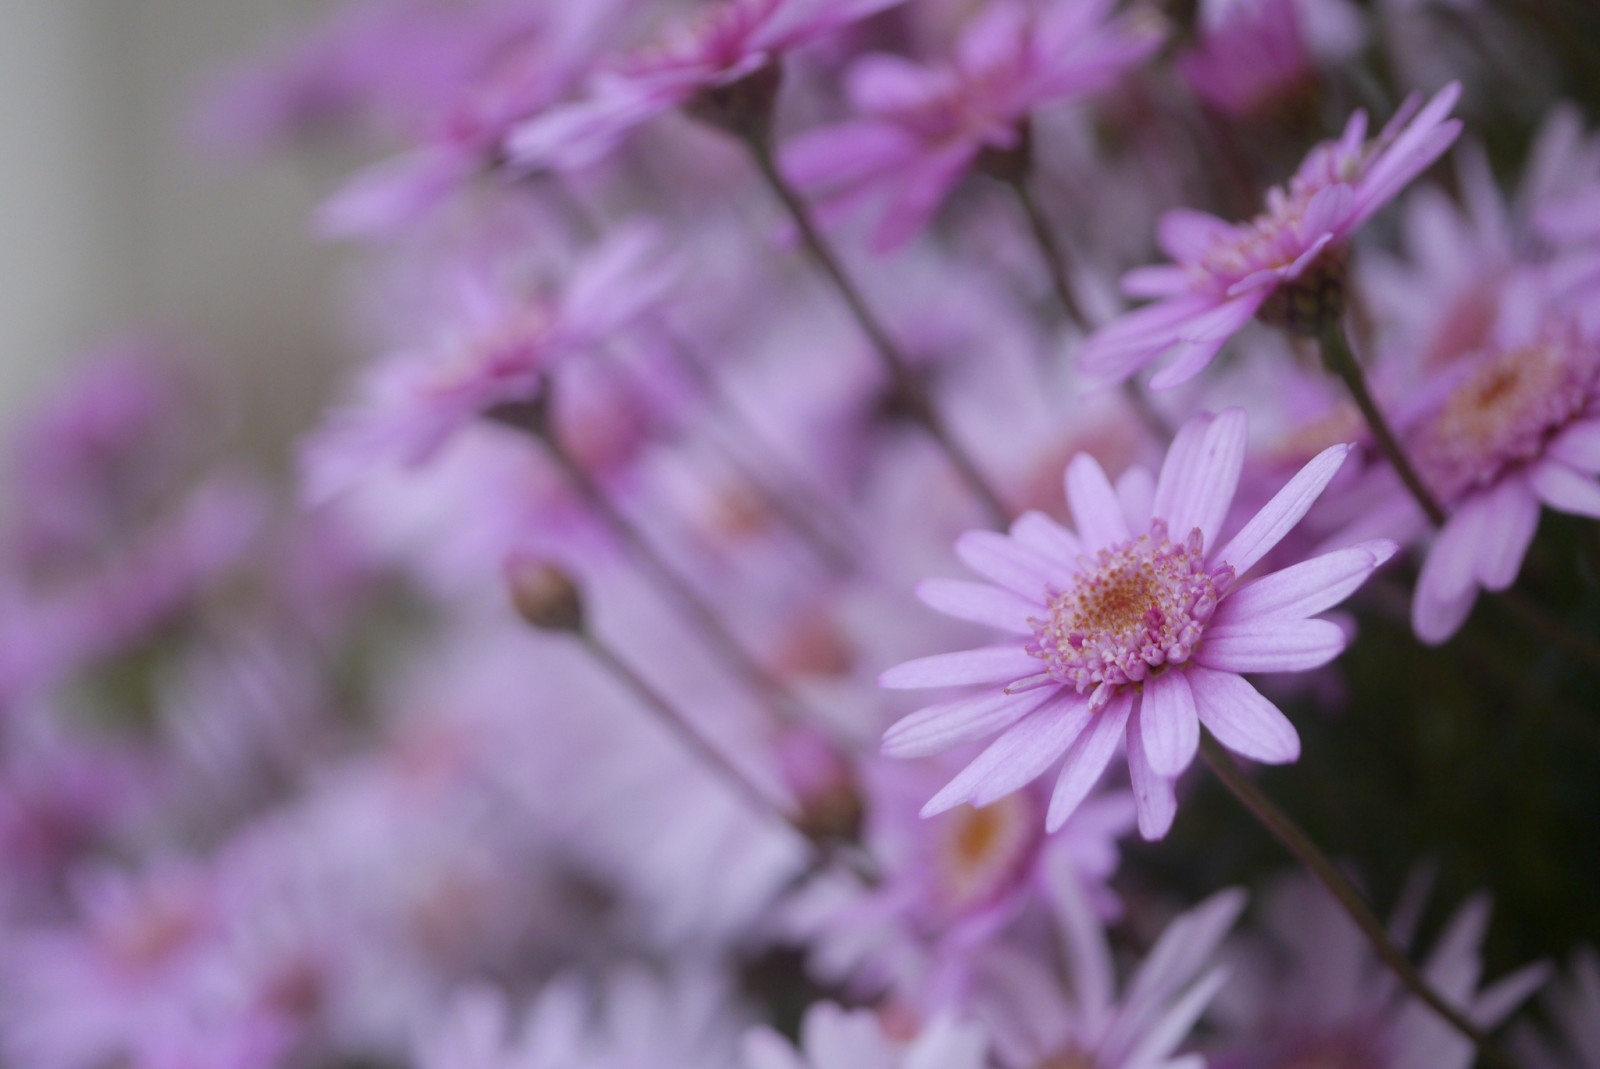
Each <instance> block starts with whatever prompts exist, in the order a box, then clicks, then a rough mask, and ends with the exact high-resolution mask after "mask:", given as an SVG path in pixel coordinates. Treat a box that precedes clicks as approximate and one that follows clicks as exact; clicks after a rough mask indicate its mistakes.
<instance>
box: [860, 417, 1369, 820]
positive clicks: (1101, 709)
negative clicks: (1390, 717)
mask: <svg viewBox="0 0 1600 1069" xmlns="http://www.w3.org/2000/svg"><path fill="white" fill-rule="evenodd" d="M1245 437H1246V420H1245V416H1244V413H1243V412H1242V411H1241V410H1239V409H1229V410H1228V411H1226V412H1224V413H1222V414H1221V415H1220V416H1211V415H1207V414H1202V415H1200V416H1197V417H1195V418H1194V419H1192V420H1190V421H1189V422H1188V423H1186V424H1185V425H1184V426H1183V428H1182V429H1181V430H1180V431H1179V433H1178V435H1177V437H1176V438H1174V440H1173V443H1172V447H1171V449H1170V450H1169V451H1168V453H1167V457H1166V461H1165V463H1164V464H1163V465H1162V468H1161V474H1160V477H1159V479H1156V480H1152V479H1151V477H1150V475H1149V473H1148V472H1146V471H1144V470H1143V469H1140V468H1135V469H1132V470H1130V471H1129V472H1128V473H1126V474H1124V475H1123V477H1122V478H1121V479H1120V480H1119V481H1118V483H1117V485H1116V486H1115V487H1113V486H1112V484H1111V482H1110V481H1109V480H1108V479H1107V478H1106V475H1105V473H1104V472H1103V471H1102V470H1101V468H1100V465H1099V464H1097V463H1096V462H1095V460H1094V458H1093V457H1090V456H1088V455H1085V454H1079V455H1078V456H1077V457H1075V458H1074V459H1073V461H1072V462H1071V464H1069V465H1068V467H1067V472H1066V494H1067V502H1068V504H1069V505H1070V506H1071V510H1072V515H1073V519H1074V522H1075V524H1076V526H1077V531H1076V533H1074V532H1073V531H1069V530H1067V529H1066V528H1064V527H1062V526H1061V525H1060V524H1058V523H1056V522H1055V521H1054V520H1051V519H1050V518H1049V517H1047V516H1045V515H1043V514H1042V513H1037V512H1030V513H1027V514H1025V515H1023V516H1022V517H1021V518H1020V519H1018V520H1017V521H1016V522H1015V523H1014V524H1013V525H1012V527H1011V531H1010V533H1009V534H1008V535H1002V534H999V533H996V532H991V531H971V532H968V533H967V534H965V535H963V536H962V537H961V539H960V540H959V541H958V542H957V543H956V552H957V554H958V555H959V556H960V557H961V559H962V560H963V561H964V562H965V563H966V564H967V565H968V567H970V568H972V569H973V570H974V571H976V572H978V573H979V574H981V575H983V576H984V577H985V578H986V579H988V580H989V581H990V582H989V583H988V584H984V583H972V582H965V581H960V580H953V579H931V580H927V581H925V582H924V583H923V584H922V585H921V586H920V587H919V588H918V595H919V596H920V597H921V598H922V600H923V601H925V602H926V603H927V604H929V605H930V606H932V607H933V608H936V609H938V610H940V611H941V612H944V613H947V614H949V615H951V616H956V617H960V618H962V619H967V620H972V621H975V622H978V623H983V624H989V625H992V626H994V627H996V628H999V629H1000V630H1002V631H1005V632H1007V633H1008V634H1009V635H1010V636H1012V637H1011V638H1010V639H1008V640H1007V641H1006V642H1003V643H1001V644H999V645H995V646H989V647H985V648H982V649H976V650H968V651H964V652H960V653H945V654H937V655H935V656H932V657H924V658H921V659H920V660H915V661H909V662H907V663H905V664H902V665H900V666H898V667H896V668H892V669H890V670H889V671H887V672H885V673H884V674H883V676H882V677H881V678H880V680H879V682H880V683H881V684H882V685H883V686H886V687H892V688H920V687H967V686H974V687H978V688H980V689H978V690H976V691H974V692H972V693H969V694H967V695H966V696H964V697H961V698H957V699H955V700H953V701H946V702H941V703H940V704H937V705H933V706H930V707H928V708H926V709H922V710H920V711H918V712H915V713H912V714H911V715H910V716H908V717H906V718H904V719H903V720H901V721H900V722H898V723H897V724H895V725H894V726H893V727H891V728H890V729H889V731H888V732H887V733H886V734H885V736H884V752H885V753H888V754H890V755H891V756H896V757H917V756H923V755H926V754H932V753H938V752H941V751H944V750H948V749H952V748H954V747H957V746H961V745H964V744H966V743H970V742H974V741H976V740H978V739H981V738H984V737H985V736H989V735H993V734H995V733H996V732H1002V734H1001V735H1000V737H999V739H997V740H996V741H995V742H994V743H993V744H991V745H990V746H989V748H988V749H986V750H985V751H984V752H983V753H982V754H981V755H980V756H979V757H978V758H977V759H976V760H974V761H973V762H972V763H971V764H970V765H968V766H967V767H966V769H965V770H964V771H962V772H961V773H960V774H959V775H957V776H956V777H955V779H953V780H951V781H950V783H949V784H948V785H947V786H946V787H945V788H944V789H943V790H942V791H940V792H939V793H938V794H937V795H935V796H934V798H933V799H932V800H931V801H930V802H929V803H928V804H927V805H926V806H925V807H924V808H923V813H924V815H931V814H934V813H939V812H943V811H944V810H946V809H949V808H951V807H953V806H957V805H960V804H961V803H963V802H971V803H972V804H974V805H977V806H984V805H987V804H989V803H991V802H993V801H994V800H996V799H998V798H1001V797H1003V796H1005V795H1007V794H1010V793H1011V792H1012V791H1015V790H1017V789H1018V788H1019V787H1021V786H1023V785H1024V784H1026V783H1029V782H1031V781H1032V780H1034V779H1036V778H1037V777H1039V776H1040V775H1042V774H1043V773H1044V772H1045V771H1046V770H1047V769H1048V768H1050V767H1051V766H1052V765H1054V764H1056V762H1057V761H1061V762H1062V765H1061V771H1060V775H1059V778H1058V780H1057V782H1056V786H1055V791H1054V794H1053V796H1052V798H1051V801H1050V808H1049V812H1048V814H1047V817H1046V827H1047V829H1049V830H1052V831H1053V830H1055V829H1056V828H1059V827H1060V826H1061V825H1062V823H1063V822H1064V821H1065V820H1066V819H1067V817H1068V816H1069V815H1070V814H1071V813H1072V811H1073V810H1074V809H1075V808H1077V806H1078V804H1079V803H1080V802H1081V801H1082V800H1083V798H1084V797H1085V796H1086V795H1087V794H1088V793H1089V790H1090V789H1091V788H1092V787H1093V786H1094V784H1095V782H1096V781H1097V780H1098V779H1099V778H1100V774H1101V773H1102V772H1103V771H1104V769H1105V767H1106V765H1107V763H1109V762H1110V760H1111V757H1112V754H1113V753H1114V752H1115V751H1116V749H1117V744H1118V742H1119V740H1122V739H1124V738H1125V739H1126V743H1127V753H1128V765H1129V770H1130V772H1131V774H1132V778H1133V789H1134V798H1135V801H1136V802H1137V805H1138V810H1139V830H1140V832H1141V833H1142V834H1143V835H1144V836H1145V838H1147V839H1157V838H1160V837H1162V836H1163V835H1165V834H1166V832H1167V829H1168V828H1169V827H1170V826H1171V824H1172V818H1173V815H1174V813H1175V811H1176V807H1177V801H1176V798H1175V795H1174V793H1173V781H1174V780H1175V779H1176V777H1177V776H1178V775H1179V774H1180V773H1182V772H1183V771H1184V769H1186V768H1187V767H1188V766H1189V764H1190V763H1191V761H1192V760H1193V758H1194V755H1195V751H1196V748H1197V746H1198V743H1199V728H1200V725H1201V724H1204V725H1205V726H1206V727H1207V729H1209V730H1210V731H1211V733H1212V734H1213V735H1214V736H1215V737H1216V739H1217V741H1218V742H1220V743H1222V744H1223V745H1224V746H1226V747H1228V748H1229V749H1231V750H1233V751H1235V752H1236V753H1239V754H1241V755H1242V756H1245V757H1248V758H1250V759H1252V760H1256V761H1262V762H1268V763H1285V762H1289V761H1293V760H1295V759H1296V758H1297V757H1298V756H1299V754H1300V740H1299V736H1298V735H1297V734H1296V732H1295V729H1294V727H1293V725H1291V724H1290V723H1289V721H1288V719H1287V718H1286V717H1285V716H1284V715H1283V713H1282V712H1280V711H1279V710H1278V708H1277V707H1276V706H1274V705H1273V704H1272V703H1271V702H1269V701H1268V700H1267V699H1265V698H1263V697H1262V696H1261V695H1260V694H1259V693H1258V692H1257V691H1256V690H1255V688H1254V687H1252V686H1251V685H1250V684H1249V683H1248V682H1246V681H1245V679H1244V677H1243V675H1242V673H1247V672H1298V671H1305V670H1307V669H1311V668H1317V667H1320V666H1321V665H1324V664H1326V663H1328V662H1329V661H1331V660H1332V659H1333V658H1335V657H1337V656H1338V655H1339V654H1340V653H1341V652H1342V651H1343V650H1344V648H1345V645H1346V643H1347V641H1348V640H1347V638H1346V635H1345V633H1344V631H1343V630H1342V629H1341V628H1340V627H1339V626H1338V625H1337V624H1335V623H1333V622H1331V621H1328V620H1322V619H1318V618H1317V616H1316V614H1317V613H1320V612H1323V611H1324V610H1326V609H1329V608H1331V607H1333V606H1334V605H1336V604H1338V603H1339V602H1340V601H1343V600H1344V598H1345V597H1347V596H1348V595H1349V594H1350V593H1351V592H1352V591H1354V590H1355V589H1356V588H1357V587H1359V586H1360V585H1361V583H1362V582H1364V581H1365V580H1366V578H1367V576H1369V575H1370V574H1371V573H1372V571H1373V569H1375V568H1376V567H1378V565H1380V564H1382V563H1383V562H1384V561H1385V560H1387V559H1388V558H1389V557H1390V556H1391V555H1392V554H1393V553H1394V550H1395V545H1394V543H1392V542H1389V541H1375V542H1370V543H1366V544H1363V545H1359V546H1354V547H1351V548H1348V549H1343V550H1338V551H1335V552H1332V553H1328V554H1325V555H1323V556H1320V557H1315V558H1312V559H1310V560H1306V561H1302V562H1301V563H1299V564H1296V565H1293V566H1292V567H1288V568H1284V569H1283V570H1281V571H1278V572H1274V573H1272V574H1270V575H1266V576H1262V577H1261V578H1258V579H1255V580H1253V581H1251V582H1247V583H1242V584H1236V582H1235V580H1236V579H1237V578H1238V577H1240V576H1242V575H1244V574H1245V573H1247V572H1249V571H1250V569H1251V568H1252V567H1254V566H1255V565H1256V563H1257V562H1259V561H1260V560H1261V559H1262V557H1264V556H1265V555H1266V554H1267V553H1268V552H1269V551H1270V550H1271V549H1272V548H1273V547H1274V546H1276V545H1277V544H1278V542H1279V541H1280V540H1281V539H1282V538H1283V536H1284V535H1285V534H1287V533H1288V532H1289V530H1290V529H1291V528H1293V527H1294V525H1295V524H1296V523H1298V522H1299V520H1300V518H1301V517H1302V516H1304V515H1305V513H1306V510H1307V509H1309V508H1310V507H1311V505H1312V503H1313V502H1314V501H1315V500H1316V499H1317V497H1318V496H1319V495H1320V494H1321V493H1322V490H1323V488H1324V487H1326V486H1327V484H1328V482H1329V480H1330V479H1332V478H1333V476H1334V474H1335V473H1336V472H1337V471H1338V470H1339V468H1340V466H1341V465H1342V464H1343V463H1344V459H1345V456H1346V454H1347V453H1348V451H1349V448H1350V447H1349V446H1347V445H1337V446H1334V447H1332V448H1330V449H1327V450H1324V451H1323V452H1322V453H1320V454H1318V456H1317V457H1316V458H1315V459H1313V460H1312V461H1311V462H1310V463H1309V464H1307V465H1306V466H1305V467H1304V468H1302V469H1301V470H1300V471H1299V473H1297V474H1296V475H1295V476H1294V477H1293V478H1292V479H1291V480H1290V481H1289V482H1288V484H1287V485H1286V486H1285V487H1284V488H1283V489H1282V490H1281V491H1279V492H1278V494H1277V495H1276V496H1274V497H1273V498H1272V499H1271V500H1270V501H1268V502H1267V504H1266V505H1264V506H1263V507H1262V508H1261V510H1260V511H1259V512H1258V513H1256V515H1255V516H1254V517H1252V518H1251V519H1250V520H1249V521H1248V522H1247V523H1245V524H1244V526H1243V527H1242V528H1240V529H1239V530H1238V532H1237V533H1235V534H1234V535H1233V537H1232V538H1231V539H1229V540H1227V541H1223V540H1222V539H1221V537H1220V536H1221V534H1222V532H1223V523H1224V521H1225V519H1226V517H1227V515H1228V510H1229V506H1230V505H1231V504H1232V502H1233V497H1234V492H1235V490H1236V489H1237V487H1238V484H1239V474H1240V470H1241V468H1242V466H1243V463H1244V451H1245ZM1063 758H1064V760H1063Z"/></svg>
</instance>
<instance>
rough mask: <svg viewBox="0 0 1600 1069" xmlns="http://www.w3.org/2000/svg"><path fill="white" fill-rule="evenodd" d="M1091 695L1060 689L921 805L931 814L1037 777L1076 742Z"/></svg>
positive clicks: (989, 798)
mask: <svg viewBox="0 0 1600 1069" xmlns="http://www.w3.org/2000/svg"><path fill="white" fill-rule="evenodd" d="M1089 720H1090V713H1089V703H1088V700H1087V699H1085V698H1083V697H1082V696H1080V695H1077V694H1074V693H1072V692H1071V691H1067V690H1063V691H1061V692H1059V693H1057V694H1056V695H1055V696H1054V697H1053V698H1052V699H1051V700H1050V701H1049V702H1047V703H1045V705H1044V706H1043V707H1041V708H1040V709H1038V710H1037V711H1035V712H1033V713H1031V714H1030V715H1029V716H1028V717H1027V718H1026V719H1025V720H1023V721H1022V723H1020V724H1017V725H1016V726H1015V727H1013V728H1011V729H1010V730H1009V731H1007V732H1006V733H1005V734H1004V735H1001V736H1000V737H999V738H998V739H996V740H995V741H994V742H993V743H991V744H990V746H989V748H988V749H987V750H984V751H983V753H981V754H979V755H978V756H977V757H976V758H975V759H974V760H973V762H972V763H971V764H970V765H968V766H967V767H966V768H964V769H962V770H961V772H960V773H958V774H957V775H956V777H955V779H953V780H951V781H950V782H949V783H948V784H946V785H945V787H944V789H943V790H941V791H940V792H939V793H938V794H936V795H934V796H933V798H931V799H930V800H929V801H928V804H927V805H925V806H923V807H922V816H924V817H931V816H934V815H936V814H939V813H943V812H944V811H945V810H947V809H954V808H955V807H956V806H958V805H960V804H962V803H963V802H971V803H972V804H973V805H975V806H979V807H980V808H981V807H982V806H986V805H988V804H989V803H990V802H993V801H995V800H996V799H999V798H1003V797H1005V796H1006V795H1008V794H1010V793H1011V792H1013V791H1015V790H1017V789H1019V788H1021V787H1023V786H1026V785H1027V784H1029V783H1031V782H1032V781H1033V780H1035V779H1037V778H1038V777H1039V776H1040V775H1041V774H1043V772H1044V770H1045V769H1047V768H1049V767H1050V766H1051V765H1052V764H1054V763H1055V761H1056V760H1057V759H1058V758H1059V757H1060V756H1061V753H1062V751H1063V750H1066V749H1067V748H1068V747H1069V746H1072V745H1073V744H1074V740H1075V739H1077V738H1078V736H1079V734H1080V733H1081V732H1082V731H1083V729H1084V726H1085V725H1086V724H1088V723H1089Z"/></svg>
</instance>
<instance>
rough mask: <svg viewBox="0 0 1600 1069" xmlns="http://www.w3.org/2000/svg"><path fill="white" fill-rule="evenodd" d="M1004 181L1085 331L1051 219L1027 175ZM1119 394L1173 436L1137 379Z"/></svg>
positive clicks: (1060, 295) (1160, 435) (1160, 432)
mask: <svg viewBox="0 0 1600 1069" xmlns="http://www.w3.org/2000/svg"><path fill="white" fill-rule="evenodd" d="M1004 181H1005V184H1006V185H1008V186H1010V187H1011V188H1012V190H1013V191H1014V192H1015V193H1016V195H1017V203H1018V204H1020V205H1021V206H1022V213H1023V214H1024V215H1026V216H1027V217H1028V228H1029V229H1030V230H1032V231H1033V239H1034V241H1035V242H1036V243H1037V244H1038V246H1039V253H1040V255H1041V256H1042V257H1043V258H1044V263H1045V267H1046V268H1047V269H1048V270H1047V273H1048V274H1049V276H1050V284H1051V286H1052V287H1053V288H1054V289H1055V292H1056V299H1057V300H1058V301H1060V302H1061V307H1062V309H1063V310H1064V311H1065V312H1066V313H1067V317H1068V318H1069V319H1071V320H1072V321H1073V322H1074V323H1075V324H1076V325H1077V326H1078V327H1079V328H1080V329H1082V330H1084V331H1087V330H1088V329H1089V317H1088V316H1087V315H1085V314H1084V311H1083V306H1082V305H1081V304H1079V303H1078V298H1077V295H1076V294H1074V293H1073V290H1072V272H1071V271H1069V270H1068V269H1067V255H1066V250H1065V249H1064V248H1063V247H1062V245H1061V242H1060V241H1058V240H1057V239H1056V235H1055V231H1054V229H1052V228H1051V226H1050V220H1049V219H1048V218H1046V216H1045V214H1044V209H1043V208H1041V207H1040V206H1039V199H1038V198H1037V197H1035V196H1034V195H1033V190H1032V188H1030V187H1029V185H1028V179H1027V177H1026V176H1024V175H1021V174H1013V175H1007V176H1006V177H1005V179H1004ZM1122 396H1123V397H1124V399H1126V400H1127V402H1128V405H1129V407H1131V408H1132V409H1133V411H1134V413H1135V414H1136V415H1137V416H1138V417H1139V419H1140V421H1141V422H1143V423H1144V425H1145V426H1146V427H1147V428H1148V429H1149V430H1150V433H1151V434H1153V435H1155V436H1156V440H1157V441H1160V442H1170V441H1171V440H1172V428H1171V427H1170V426H1168V425H1167V421H1166V418H1165V417H1164V416H1162V415H1161V413H1160V412H1157V411H1156V408H1155V406H1154V405H1152V404H1151V403H1150V398H1149V396H1148V395H1146V394H1145V392H1144V391H1143V390H1142V389H1140V388H1139V384H1138V383H1137V382H1135V381H1134V380H1133V379H1124V380H1123V383H1122Z"/></svg>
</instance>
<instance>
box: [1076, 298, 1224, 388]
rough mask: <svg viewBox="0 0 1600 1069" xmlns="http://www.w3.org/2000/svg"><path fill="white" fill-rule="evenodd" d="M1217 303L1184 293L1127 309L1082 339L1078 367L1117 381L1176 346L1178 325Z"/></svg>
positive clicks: (1201, 313)
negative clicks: (1125, 312) (1129, 310)
mask: <svg viewBox="0 0 1600 1069" xmlns="http://www.w3.org/2000/svg"><path fill="white" fill-rule="evenodd" d="M1216 303H1217V302H1216V300H1215V299H1214V298H1212V297H1199V296H1188V295H1184V296H1178V297H1170V298H1168V299H1166V300H1163V301H1157V302H1156V303H1155V304H1150V305H1146V306H1145V307H1143V308H1139V309H1137V310H1135V311H1132V312H1129V313H1128V314H1127V315H1125V316H1121V317H1119V318H1117V319H1114V320H1112V321H1111V322H1110V323H1107V324H1106V325H1105V326H1103V327H1101V328H1100V329H1099V330H1097V331H1095V332H1094V333H1093V334H1091V335H1089V337H1087V338H1085V339H1084V342H1083V347H1082V348H1081V349H1079V350H1078V366H1079V367H1081V368H1082V369H1083V372H1084V374H1086V375H1089V376H1092V377H1094V378H1100V379H1105V380H1108V381H1112V382H1120V381H1121V380H1122V379H1125V378H1127V377H1128V376H1129V375H1131V374H1133V373H1134V372H1135V371H1137V370H1139V369H1140V368H1141V367H1143V366H1144V365H1146V364H1148V363H1150V361H1152V360H1154V359H1155V358H1156V357H1158V356H1160V355H1161V354H1162V353H1163V352H1165V351H1166V350H1168V349H1170V348H1171V347H1172V346H1173V345H1175V344H1176V343H1177V342H1178V329H1179V328H1180V326H1181V325H1182V324H1183V323H1184V322H1185V321H1187V320H1190V319H1193V318H1195V317H1196V316H1200V315H1203V314H1205V312H1206V311H1207V310H1209V309H1211V308H1214V307H1215V306H1216Z"/></svg>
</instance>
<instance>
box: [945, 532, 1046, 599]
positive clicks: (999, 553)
mask: <svg viewBox="0 0 1600 1069" xmlns="http://www.w3.org/2000/svg"><path fill="white" fill-rule="evenodd" d="M956 556H957V557H960V558H961V563H962V564H965V565H966V566H967V567H968V568H971V569H972V570H973V571H975V572H977V573H978V574H979V575H981V576H983V577H984V578H985V579H988V580H990V581H992V582H995V583H998V584H999V585H1001V586H1003V587H1005V588H1006V589H1007V590H1010V591H1012V592H1013V593H1015V594H1018V595H1020V596H1022V597H1024V598H1027V599H1028V600H1030V601H1036V602H1038V603H1039V604H1043V603H1044V600H1045V597H1046V594H1045V591H1046V588H1048V587H1049V586H1050V585H1051V583H1052V582H1054V581H1055V580H1056V579H1057V578H1061V577H1063V573H1064V575H1065V577H1070V575H1071V571H1070V569H1064V568H1063V567H1062V566H1061V565H1060V564H1058V563H1057V562H1055V561H1053V560H1051V559H1050V558H1049V557H1046V556H1045V555H1044V554H1043V553H1040V552H1039V551H1038V550H1036V549H1033V548H1031V547H1029V546H1026V545H1023V544H1022V543H1021V542H1018V541H1017V540H1016V539H1012V538H1007V537H1006V536H1005V535H1003V534H1001V533H1000V532H999V531H968V532H967V533H966V534H964V535H962V536H961V537H960V538H958V539H956Z"/></svg>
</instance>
